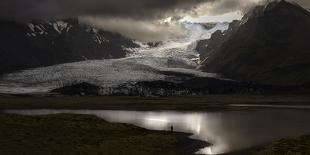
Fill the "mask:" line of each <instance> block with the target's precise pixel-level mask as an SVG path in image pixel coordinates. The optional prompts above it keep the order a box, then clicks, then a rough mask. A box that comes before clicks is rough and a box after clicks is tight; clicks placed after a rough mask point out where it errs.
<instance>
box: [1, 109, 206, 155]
mask: <svg viewBox="0 0 310 155" xmlns="http://www.w3.org/2000/svg"><path fill="white" fill-rule="evenodd" d="M0 122H1V123H0V154H1V155H15V154H16V155H17V154H29V155H35V154H38V155H39V154H106V155H116V154H118V155H122V154H124V155H125V154H126V155H160V154H163V155H182V154H184V155H188V154H194V153H195V151H197V150H199V149H200V148H203V147H205V146H207V145H208V144H207V143H206V142H202V141H198V140H192V139H189V138H188V136H189V134H185V133H174V132H169V131H150V130H145V129H142V128H139V127H135V126H132V125H128V124H119V123H108V122H106V121H104V120H102V119H100V118H97V117H95V116H89V115H71V114H57V115H46V116H20V115H11V114H0Z"/></svg>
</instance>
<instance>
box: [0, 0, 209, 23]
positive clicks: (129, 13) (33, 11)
mask: <svg viewBox="0 0 310 155" xmlns="http://www.w3.org/2000/svg"><path fill="white" fill-rule="evenodd" d="M206 1H209V0H1V2H0V17H1V18H15V19H25V18H46V17H48V18H50V17H69V16H70V17H71V16H80V15H100V16H107V17H122V18H126V17H130V18H139V19H143V18H159V17H162V16H165V15H166V14H171V13H172V14H173V13H176V12H184V11H188V10H192V9H193V8H194V7H195V6H197V5H198V4H200V3H203V2H206Z"/></svg>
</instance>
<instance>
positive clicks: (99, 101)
mask: <svg viewBox="0 0 310 155" xmlns="http://www.w3.org/2000/svg"><path fill="white" fill-rule="evenodd" d="M234 104H238V105H240V104H246V105H290V106H296V105H306V106H307V105H309V106H310V96H296V95H292V96H271V95H270V96H262V95H208V96H195V97H153V98H151V97H120V96H84V97H79V96H59V97H46V96H8V95H6V96H0V110H1V109H2V110H3V109H102V110H153V111H154V110H177V111H212V110H243V109H244V108H246V107H240V106H231V105H234Z"/></svg>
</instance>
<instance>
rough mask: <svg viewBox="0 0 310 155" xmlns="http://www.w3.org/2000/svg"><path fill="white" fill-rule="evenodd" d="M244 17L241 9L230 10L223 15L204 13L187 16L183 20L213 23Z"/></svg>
mask: <svg viewBox="0 0 310 155" xmlns="http://www.w3.org/2000/svg"><path fill="white" fill-rule="evenodd" d="M242 17H243V15H242V13H241V12H239V11H236V12H229V13H225V14H222V15H215V16H210V15H203V16H199V17H191V16H186V17H184V18H183V19H181V22H192V23H213V22H232V21H233V20H240V19H241V18H242Z"/></svg>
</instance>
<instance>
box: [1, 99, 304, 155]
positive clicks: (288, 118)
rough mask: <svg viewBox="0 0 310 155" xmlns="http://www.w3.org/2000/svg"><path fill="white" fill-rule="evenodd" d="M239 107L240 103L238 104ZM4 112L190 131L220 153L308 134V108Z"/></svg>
mask: <svg viewBox="0 0 310 155" xmlns="http://www.w3.org/2000/svg"><path fill="white" fill-rule="evenodd" d="M239 106H241V105H239ZM2 112H4V113H13V114H21V115H47V114H58V113H69V114H89V115H95V116H97V117H100V118H102V119H104V120H106V121H109V122H117V123H129V124H133V125H136V126H139V127H143V128H146V129H150V130H170V127H171V126H173V127H174V131H179V132H187V133H193V135H192V136H191V138H194V139H199V140H204V141H207V142H209V143H211V144H212V146H210V147H207V148H203V149H201V150H200V151H198V150H197V151H198V153H203V154H222V153H229V152H234V151H239V150H243V149H248V148H251V147H255V146H259V145H263V144H267V143H269V142H272V141H274V140H278V139H281V138H287V137H296V136H300V135H304V134H310V123H309V122H310V110H309V109H307V108H305V109H296V108H294V109H288V108H259V109H257V110H251V111H221V112H178V111H111V110H48V109H46V110H5V111H2Z"/></svg>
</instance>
